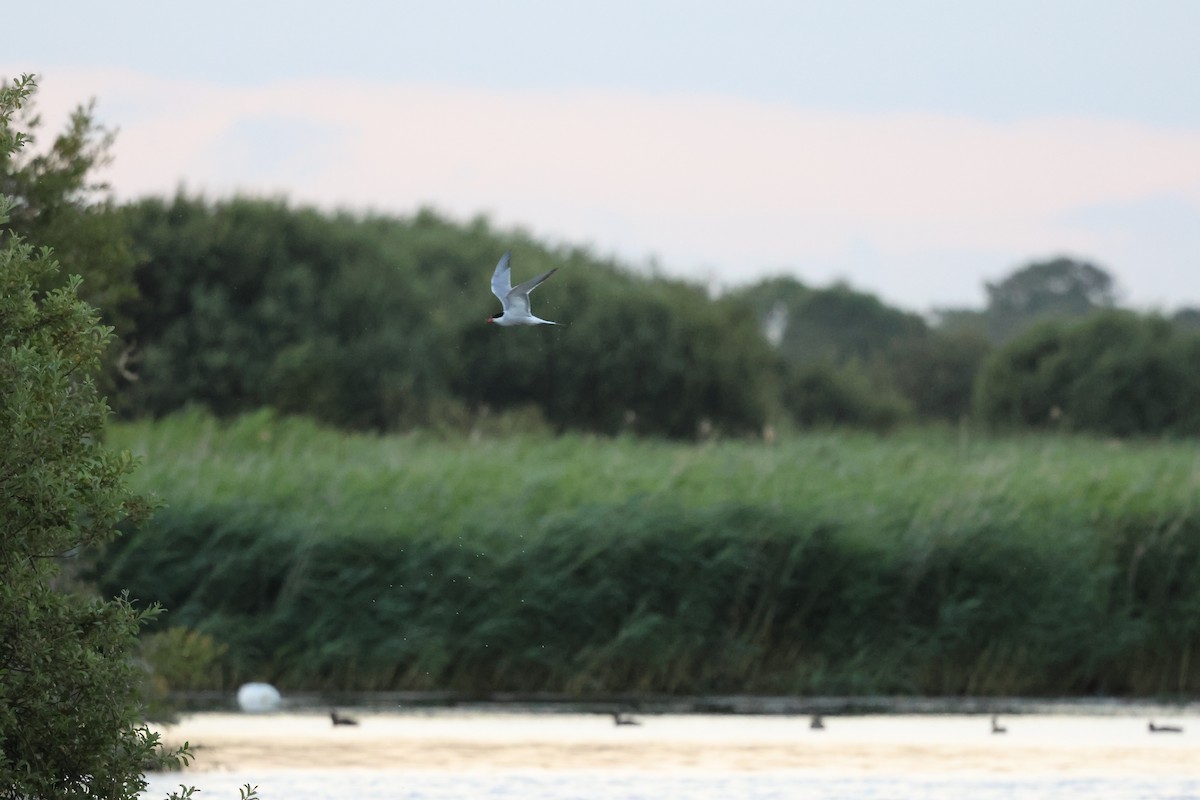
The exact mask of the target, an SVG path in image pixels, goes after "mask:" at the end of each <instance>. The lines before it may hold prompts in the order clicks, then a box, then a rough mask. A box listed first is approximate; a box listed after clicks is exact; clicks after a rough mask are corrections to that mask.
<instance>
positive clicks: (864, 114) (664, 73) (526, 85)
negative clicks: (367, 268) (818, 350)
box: [0, 0, 1200, 312]
mask: <svg viewBox="0 0 1200 800" xmlns="http://www.w3.org/2000/svg"><path fill="white" fill-rule="evenodd" d="M5 16H6V18H7V23H8V24H7V25H6V27H9V28H10V30H17V31H19V35H9V36H5V42H4V44H3V47H2V48H0V74H2V75H4V76H7V77H9V78H12V77H14V76H16V75H18V74H20V73H24V72H32V73H35V74H36V75H37V76H38V80H39V85H40V88H39V91H38V110H39V111H40V112H41V114H42V116H43V118H44V126H43V131H44V133H45V134H49V133H52V132H53V131H55V130H56V129H57V128H60V127H61V124H62V120H64V119H65V116H66V114H67V113H68V112H69V111H70V110H71V109H72V108H73V107H75V106H76V105H78V104H80V103H82V102H86V101H88V100H89V99H92V98H94V99H95V103H96V105H95V116H96V118H97V119H98V120H99V121H100V122H101V123H102V124H104V125H105V126H107V127H109V128H111V129H113V130H115V131H116V133H117V138H116V140H115V144H114V146H113V148H112V155H113V157H114V158H113V162H112V163H111V164H110V165H109V166H108V167H107V168H106V171H105V172H104V174H103V177H104V178H105V179H106V180H107V181H108V182H109V183H110V184H111V186H112V189H113V191H114V193H115V194H116V196H117V197H118V198H119V199H122V200H125V199H135V198H138V197H143V196H147V195H158V196H169V195H173V194H174V193H175V192H176V191H178V190H179V189H180V188H183V189H184V190H186V191H188V192H190V193H200V194H203V195H204V196H206V197H209V198H210V199H219V198H223V197H228V196H230V195H233V194H234V193H238V194H243V195H253V196H271V197H286V198H288V199H289V200H290V201H291V202H293V203H296V204H303V205H317V206H320V207H322V208H327V209H351V210H357V211H362V212H372V213H386V214H396V215H410V214H412V213H415V212H416V211H417V210H418V209H420V208H422V207H431V208H433V209H435V210H437V211H439V212H441V213H443V214H446V215H447V216H449V217H451V218H454V219H459V220H464V221H465V220H469V219H472V218H474V217H476V216H477V215H485V216H487V217H488V218H489V219H490V220H491V222H492V223H493V224H494V225H496V226H498V227H501V228H510V227H519V228H521V229H523V230H526V231H528V232H530V233H531V234H533V235H534V236H536V237H538V238H540V239H543V240H545V241H547V242H548V243H551V244H563V245H574V246H585V247H588V248H589V249H591V250H592V251H593V252H594V253H595V254H597V255H600V256H613V257H616V258H618V259H620V260H621V261H623V262H625V263H627V264H629V265H631V266H635V267H650V266H653V267H654V268H656V269H659V270H660V271H661V272H663V273H665V274H668V275H672V276H679V277H684V278H688V279H691V280H695V281H699V282H703V283H705V284H707V285H709V286H711V287H713V288H714V289H716V288H722V287H730V286H737V285H741V284H744V283H748V282H752V281H755V280H758V279H760V278H763V277H767V276H775V275H790V276H792V277H795V278H797V279H798V280H801V281H803V282H805V283H809V284H813V285H827V284H829V283H831V282H834V281H846V282H847V283H849V284H850V285H851V286H853V287H855V288H857V289H860V290H863V291H868V292H872V293H875V294H877V295H879V296H880V297H881V298H883V299H884V300H885V302H888V303H890V304H892V305H897V306H901V307H904V308H907V309H911V310H914V311H922V312H925V311H930V310H934V309H937V308H948V307H981V306H982V305H983V304H984V303H985V301H986V294H985V289H984V286H985V284H986V282H988V281H991V282H995V281H998V280H1001V279H1003V278H1004V277H1005V276H1007V275H1009V274H1011V273H1012V272H1013V271H1014V270H1016V269H1019V268H1021V267H1023V266H1026V265H1027V264H1029V263H1032V262H1035V261H1041V260H1046V259H1050V258H1055V257H1058V256H1067V257H1071V258H1077V259H1081V260H1085V261H1089V262H1091V263H1093V264H1096V265H1097V266H1099V267H1101V268H1103V269H1105V270H1107V271H1108V272H1109V273H1110V274H1112V275H1113V276H1114V278H1115V279H1116V282H1117V286H1118V290H1119V298H1120V301H1121V302H1122V304H1123V305H1129V306H1133V307H1137V308H1142V309H1147V310H1162V311H1171V310H1174V309H1176V308H1178V307H1182V306H1200V46H1197V42H1200V2H1192V1H1191V0H1176V1H1175V2H1171V1H1169V0H1091V1H1090V2H1078V1H1076V0H1036V2H1030V1H1029V0H1006V1H1005V2H1002V3H998V2H967V1H966V0H954V1H953V2H951V1H950V0H904V2H900V0H895V2H891V1H888V2H885V1H884V0H875V1H868V0H840V1H838V2H834V1H833V0H830V1H829V2H805V1H804V0H792V2H765V1H763V2H755V1H754V0H747V1H746V2H738V3H729V2H724V3H714V2H705V1H704V0H691V1H690V2H673V1H667V0H661V1H656V0H640V2H637V1H634V0H609V1H608V2H605V3H586V4H585V3H573V2H561V1H560V2H541V1H538V2H520V0H516V1H515V2H508V3H495V2H485V1H484V0H446V1H445V2H436V3H432V2H424V3H419V4H418V3H409V2H396V3H382V2H363V1H362V0H340V2H338V3H334V4H330V3H316V2H310V0H292V1H291V2H286V3H284V2H274V0H259V2H254V3H248V2H244V0H238V2H230V1H229V0H210V1H209V2H205V3H195V2H172V3H147V2H144V1H143V2H131V1H126V0H110V2H107V3H95V2H67V1H64V2H49V1H47V2H41V3H26V4H22V7H21V8H20V10H19V11H10V12H7V13H6V15H5ZM514 258H518V259H519V253H517V254H514ZM481 270H482V273H481V274H484V278H481V281H482V284H481V285H483V284H486V273H487V272H488V271H489V270H490V265H481Z"/></svg>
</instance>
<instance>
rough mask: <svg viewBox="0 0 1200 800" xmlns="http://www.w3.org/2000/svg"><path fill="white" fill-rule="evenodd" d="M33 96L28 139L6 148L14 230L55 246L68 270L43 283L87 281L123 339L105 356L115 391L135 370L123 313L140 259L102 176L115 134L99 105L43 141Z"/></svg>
mask: <svg viewBox="0 0 1200 800" xmlns="http://www.w3.org/2000/svg"><path fill="white" fill-rule="evenodd" d="M29 88H30V89H31V90H32V91H33V92H34V94H31V95H30V100H29V101H28V102H26V103H25V104H24V105H23V107H22V109H21V111H19V112H17V117H16V119H17V120H18V121H19V124H20V126H21V127H22V129H23V130H24V131H25V133H26V136H27V138H28V144H30V145H34V147H23V148H21V149H19V150H15V151H9V152H3V153H0V195H5V196H7V197H8V198H9V199H10V200H12V202H13V206H12V209H11V210H10V212H9V216H10V219H9V223H8V224H9V227H10V228H11V230H12V231H13V232H14V233H17V234H18V235H20V236H21V237H22V238H24V239H25V240H26V241H30V242H37V243H38V244H40V245H44V246H47V247H51V248H53V250H54V257H55V260H56V261H58V262H59V264H61V265H62V267H63V269H62V270H61V271H59V272H57V273H54V274H52V275H49V276H46V277H45V278H43V279H42V280H44V281H47V285H46V286H43V287H39V288H53V287H57V286H61V285H63V284H64V283H65V282H66V281H67V280H68V276H69V275H79V276H81V277H82V278H83V283H82V284H81V286H80V296H81V297H82V298H83V299H84V300H85V301H86V302H87V303H88V304H90V305H92V306H93V307H95V308H98V309H101V314H102V318H103V320H104V322H105V323H106V324H108V325H111V326H113V327H114V329H115V331H116V333H117V337H116V338H114V339H113V341H112V343H111V345H110V347H109V348H108V350H107V351H106V353H105V356H104V364H105V370H104V371H103V372H102V373H101V374H100V376H99V379H100V384H101V388H102V390H104V391H105V392H107V393H111V392H112V390H113V389H114V388H115V387H116V386H117V385H118V383H119V377H120V375H121V374H122V372H123V373H124V374H126V375H131V374H133V373H132V372H131V371H130V370H129V369H128V368H127V366H126V365H125V362H124V361H123V360H122V358H123V354H124V357H125V358H126V359H127V358H128V357H129V355H130V353H132V352H133V350H132V349H129V350H127V349H126V348H127V345H126V344H125V342H123V341H122V340H126V339H129V338H130V337H132V335H133V330H132V326H131V320H130V319H129V318H128V317H127V316H126V315H125V314H123V313H121V310H122V309H123V307H124V306H125V304H127V303H128V302H129V301H130V300H131V299H132V298H133V297H134V295H135V294H136V288H135V284H134V280H133V268H134V264H135V259H134V255H133V249H132V244H131V241H130V238H129V234H128V232H127V231H126V229H125V225H124V222H123V220H122V218H121V215H120V211H119V208H118V207H117V205H116V204H115V202H114V201H113V199H112V196H111V193H110V192H109V187H108V185H107V184H106V183H104V182H102V181H99V180H97V179H96V177H95V173H96V171H97V170H98V169H100V168H101V167H103V166H105V165H106V164H107V163H108V162H109V160H110V156H109V149H110V148H111V146H112V142H113V138H114V133H113V132H112V131H110V130H106V129H105V128H103V127H102V126H100V125H99V124H98V123H97V122H96V121H95V114H94V109H95V105H94V103H88V104H86V105H80V106H79V107H77V108H76V109H75V110H74V111H73V112H72V114H71V116H70V119H69V120H68V121H67V124H66V128H65V129H64V130H63V131H62V132H61V133H59V134H58V135H57V136H55V137H54V138H53V139H52V140H51V141H49V142H48V143H47V144H46V145H45V146H39V145H41V143H40V142H39V141H38V140H39V139H40V136H39V135H38V129H39V128H40V127H41V124H42V123H41V118H40V117H39V116H38V115H36V114H35V113H33V112H32V111H31V110H30V109H31V108H32V102H33V99H34V97H35V95H36V89H35V88H34V87H32V86H31V87H29Z"/></svg>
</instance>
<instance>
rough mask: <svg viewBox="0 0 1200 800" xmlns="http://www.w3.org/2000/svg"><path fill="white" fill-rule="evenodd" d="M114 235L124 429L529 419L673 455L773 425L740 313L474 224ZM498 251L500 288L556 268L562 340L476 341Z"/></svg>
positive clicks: (259, 206) (165, 212)
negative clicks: (300, 417) (532, 410)
mask: <svg viewBox="0 0 1200 800" xmlns="http://www.w3.org/2000/svg"><path fill="white" fill-rule="evenodd" d="M127 217H128V220H129V225H130V230H131V231H132V235H133V238H134V241H135V243H136V245H137V248H138V250H139V252H140V253H141V254H142V257H143V261H142V263H141V266H140V267H139V268H138V271H137V277H138V284H139V289H140V300H139V301H138V302H136V303H135V304H134V305H132V306H131V308H130V314H131V316H132V317H133V318H134V319H135V321H136V326H137V331H138V337H139V341H140V343H141V347H142V349H143V351H144V361H143V363H142V368H141V376H140V379H139V380H138V381H137V382H135V383H133V384H131V385H130V386H129V387H128V390H127V391H126V392H125V393H124V396H123V397H122V398H121V399H122V409H123V410H124V411H125V412H127V413H128V414H142V413H149V414H156V415H157V414H163V413H166V412H169V411H171V410H174V409H177V408H180V407H182V406H185V405H187V404H189V403H198V404H202V405H204V406H206V407H208V408H210V409H212V410H213V411H215V412H216V413H218V414H222V415H229V414H234V413H239V412H243V411H248V410H252V409H255V408H259V407H261V406H270V407H273V408H275V409H277V410H280V411H283V412H289V413H304V414H309V415H311V416H313V417H315V418H317V419H319V420H322V421H324V422H328V423H332V424H335V425H339V426H342V427H347V428H356V429H375V430H394V429H408V428H413V427H417V426H432V427H443V426H450V427H460V428H461V427H466V425H467V424H468V423H469V422H470V420H471V419H472V418H474V417H475V416H476V415H478V414H479V413H480V412H481V411H482V410H483V409H492V410H504V409H510V408H527V407H536V408H538V409H540V410H541V412H542V415H543V417H544V418H545V419H546V420H547V421H549V422H550V423H551V424H552V425H554V426H555V427H557V428H560V429H584V430H594V431H602V432H617V431H619V430H622V429H629V428H632V429H634V430H638V431H641V432H644V433H649V434H658V435H670V436H688V435H692V434H694V433H695V431H696V430H697V429H698V428H700V427H703V426H704V425H706V424H707V425H711V426H715V427H716V428H717V429H721V430H729V431H744V430H758V429H760V428H761V426H762V425H763V423H764V422H765V421H766V417H767V414H768V411H769V410H770V402H771V398H772V396H773V395H772V388H773V387H772V386H771V384H770V374H771V373H770V369H769V368H764V365H769V363H770V361H771V359H772V358H773V356H772V355H771V353H770V351H769V349H768V347H767V345H766V343H765V342H764V341H763V340H762V337H761V335H760V334H759V333H758V331H757V328H756V326H755V324H754V321H753V319H752V318H751V317H750V315H749V314H748V313H746V312H744V311H742V310H741V307H740V306H734V305H731V304H726V303H718V302H712V301H710V300H709V299H708V298H707V297H706V296H704V294H703V293H702V292H701V291H700V290H698V289H696V288H695V287H692V286H689V285H687V284H683V283H678V282H672V281H667V280H663V279H651V278H645V277H638V276H635V275H632V274H630V273H627V272H625V271H622V270H620V269H618V268H616V267H615V266H614V265H613V264H611V263H608V262H603V261H599V260H597V259H595V258H592V257H590V256H588V255H587V254H586V253H584V252H583V251H579V250H558V251H555V250H550V249H547V248H546V247H544V246H541V245H537V244H535V243H533V242H532V241H530V240H529V239H528V238H527V237H523V236H520V235H501V234H498V233H495V232H493V231H492V230H491V229H490V228H489V227H488V226H487V225H486V223H484V222H483V221H481V220H479V221H476V222H475V223H473V224H471V225H468V226H459V225H454V224H451V223H449V222H447V221H444V220H442V219H439V218H438V217H436V216H435V215H433V214H432V213H429V212H423V213H421V214H418V215H417V216H416V217H414V218H412V219H385V218H375V217H356V216H351V215H345V214H343V215H336V216H330V215H324V214H321V213H318V212H316V211H314V210H311V209H293V208H290V207H288V206H287V205H286V204H285V203H282V202H268V201H258V200H233V201H228V202H222V203H216V204H209V203H206V202H204V201H202V200H199V199H189V198H186V197H177V198H175V199H174V200H173V201H171V202H163V201H161V200H146V201H143V202H141V203H138V204H136V205H134V206H131V207H130V208H128V209H127ZM510 248H511V249H513V250H514V257H513V269H514V281H520V280H522V279H523V277H522V276H526V275H529V276H532V275H534V274H536V273H538V272H539V271H542V270H545V269H548V268H550V267H551V266H558V267H561V269H560V270H559V272H558V274H557V275H555V277H554V279H553V280H552V281H551V282H548V283H547V284H546V285H545V286H544V287H542V288H541V289H539V291H538V294H537V295H536V297H535V307H536V308H537V310H538V312H539V313H540V314H542V315H543V316H545V317H547V318H549V319H553V320H556V321H558V322H560V323H562V324H561V326H560V327H557V328H549V329H547V328H539V329H536V330H535V329H526V330H520V329H518V330H498V329H496V328H494V327H493V326H488V325H486V324H484V320H485V319H486V317H487V316H488V315H489V314H491V313H495V310H496V308H495V306H496V300H495V298H493V297H492V295H491V292H490V291H489V281H490V278H491V272H492V269H493V268H494V266H495V263H496V261H497V260H498V258H499V256H500V254H501V253H503V252H504V250H506V249H510Z"/></svg>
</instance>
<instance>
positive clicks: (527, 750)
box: [146, 706, 1200, 800]
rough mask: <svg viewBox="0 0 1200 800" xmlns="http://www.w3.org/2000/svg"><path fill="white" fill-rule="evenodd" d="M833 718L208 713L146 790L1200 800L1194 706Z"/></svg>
mask: <svg viewBox="0 0 1200 800" xmlns="http://www.w3.org/2000/svg"><path fill="white" fill-rule="evenodd" d="M1124 711H1125V713H1100V714H1074V713H1067V714H1064V713H1032V714H1022V715H1012V716H1006V717H1003V718H1002V720H1001V722H1002V723H1003V724H1004V725H1005V726H1006V727H1007V728H1008V732H1007V733H1005V734H1003V735H993V734H992V733H991V724H990V720H989V717H988V716H987V715H986V714H880V715H860V716H840V715H834V716H829V717H827V718H826V729H825V730H822V731H814V730H811V729H810V728H809V725H808V717H806V716H800V715H704V714H646V715H641V716H640V719H641V722H642V724H641V725H639V726H631V727H616V726H614V725H613V723H612V719H611V717H607V716H605V715H602V714H597V713H591V714H588V713H578V712H571V713H545V712H542V713H531V712H516V711H511V710H494V709H493V710H483V711H481V710H479V709H438V710H430V709H407V710H405V709H396V708H395V706H393V707H392V708H391V709H389V710H387V711H381V710H376V711H371V710H362V711H358V712H355V715H356V716H357V717H358V718H359V721H360V723H361V724H360V725H358V726H356V727H352V728H343V727H339V728H334V727H333V726H332V725H331V724H330V720H329V716H328V713H327V712H318V711H315V710H312V709H308V710H303V711H289V712H284V713H277V714H265V715H264V714H260V715H245V714H234V713H203V714H196V715H192V716H190V717H186V718H185V719H184V720H183V721H182V723H181V724H180V725H179V726H177V727H173V728H170V729H167V730H166V731H165V732H164V735H165V738H166V739H167V740H168V741H176V742H179V741H183V740H185V739H186V740H188V741H190V742H191V743H192V744H193V746H195V745H199V749H197V750H196V752H195V756H196V765H195V766H196V767H197V768H198V770H199V771H197V770H193V771H189V772H187V773H184V774H182V775H181V774H172V775H156V776H151V777H150V790H149V792H148V793H147V795H146V796H147V797H148V798H155V797H158V798H161V797H165V796H166V795H167V794H168V793H170V792H171V791H176V790H178V788H179V785H180V784H181V783H186V784H188V785H194V786H196V787H198V788H199V789H200V790H201V791H202V794H200V795H199V800H218V798H229V800H236V798H237V797H238V789H239V788H240V787H242V786H243V785H245V784H247V783H248V784H251V785H256V786H258V788H259V794H260V795H261V796H262V797H263V798H264V800H309V799H312V800H316V798H320V799H321V800H343V799H344V800H349V799H350V798H354V799H355V800H372V799H373V798H405V799H406V800H449V799H450V798H454V800H464V799H465V800H469V799H470V798H483V799H484V800H489V799H496V800H500V799H502V798H513V799H514V800H515V799H516V798H521V799H522V800H525V798H545V800H567V799H568V798H570V799H572V800H573V799H574V798H580V799H583V798H587V799H588V800H592V799H593V798H594V799H595V800H661V799H662V798H687V799H688V800H732V799H736V798H752V799H757V798H761V799H762V800H773V799H774V798H805V800H833V799H834V798H854V800H871V799H872V798H878V799H879V800H882V799H884V798H889V799H890V798H895V799H896V800H951V799H952V798H953V800H960V798H972V800H975V799H976V798H982V799H983V800H989V799H990V798H996V800H999V799H1000V798H1005V799H1006V800H1007V799H1009V798H1015V799H1016V800H1023V799H1025V798H1029V799H1032V798H1056V799H1057V798H1065V799H1066V800H1071V799H1072V798H1080V799H1081V800H1082V799H1083V798H1087V800H1135V799H1136V800H1168V798H1170V799H1172V800H1175V799H1182V798H1197V800H1200V716H1197V715H1196V714H1195V709H1191V710H1189V711H1188V712H1187V713H1185V714H1180V713H1179V712H1180V709H1174V710H1173V711H1172V710H1170V709H1163V708H1161V707H1160V708H1157V709H1155V711H1154V713H1155V715H1156V716H1157V718H1158V721H1159V722H1160V723H1163V722H1169V723H1171V724H1172V725H1178V726H1181V727H1183V728H1184V733H1182V734H1151V733H1149V732H1148V730H1147V726H1146V723H1147V718H1146V716H1144V715H1143V713H1142V712H1141V711H1140V710H1139V711H1138V712H1134V713H1131V710H1130V709H1125V710H1124Z"/></svg>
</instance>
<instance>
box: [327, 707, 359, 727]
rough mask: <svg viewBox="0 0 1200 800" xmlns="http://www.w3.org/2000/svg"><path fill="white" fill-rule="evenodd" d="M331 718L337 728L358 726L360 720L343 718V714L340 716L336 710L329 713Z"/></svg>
mask: <svg viewBox="0 0 1200 800" xmlns="http://www.w3.org/2000/svg"><path fill="white" fill-rule="evenodd" d="M329 718H330V719H331V720H333V724H334V726H335V727H336V726H338V725H357V724H358V720H356V719H354V717H343V716H342V715H341V714H339V713H338V712H337V710H336V709H334V710H332V711H330V712H329Z"/></svg>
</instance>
